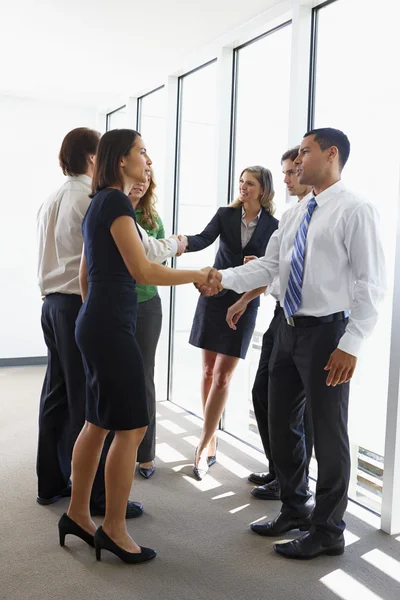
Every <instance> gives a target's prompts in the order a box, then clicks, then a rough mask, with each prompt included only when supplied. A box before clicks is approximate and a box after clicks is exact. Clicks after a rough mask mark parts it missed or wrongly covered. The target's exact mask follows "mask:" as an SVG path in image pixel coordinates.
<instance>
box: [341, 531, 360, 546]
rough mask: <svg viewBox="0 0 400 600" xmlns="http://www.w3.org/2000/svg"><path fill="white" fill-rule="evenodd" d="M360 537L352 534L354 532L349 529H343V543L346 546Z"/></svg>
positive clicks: (357, 540)
mask: <svg viewBox="0 0 400 600" xmlns="http://www.w3.org/2000/svg"><path fill="white" fill-rule="evenodd" d="M359 541H360V538H359V537H358V535H354V533H351V531H349V530H348V529H345V531H344V543H345V545H346V547H347V546H351V544H354V543H355V542H359Z"/></svg>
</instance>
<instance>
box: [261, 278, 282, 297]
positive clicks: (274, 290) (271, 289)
mask: <svg viewBox="0 0 400 600" xmlns="http://www.w3.org/2000/svg"><path fill="white" fill-rule="evenodd" d="M264 295H265V296H269V295H271V296H272V297H273V298H275V300H277V301H278V302H279V300H280V282H279V277H276V279H274V281H273V282H272V283H271V285H269V286H268V287H267V289H266V290H265V292H264Z"/></svg>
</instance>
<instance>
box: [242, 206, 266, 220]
mask: <svg viewBox="0 0 400 600" xmlns="http://www.w3.org/2000/svg"><path fill="white" fill-rule="evenodd" d="M262 210H263V209H262V208H260V212H259V213H258V215H257V216H256V217H254V219H257V220H258V219H259V218H260V216H261V213H262ZM245 216H246V210H245V208H244V206H242V221H243V219H244V217H245ZM254 219H253V221H254Z"/></svg>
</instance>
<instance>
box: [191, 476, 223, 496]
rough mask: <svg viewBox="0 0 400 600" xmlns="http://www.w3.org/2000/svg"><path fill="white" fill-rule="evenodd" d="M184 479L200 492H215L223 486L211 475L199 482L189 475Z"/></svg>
mask: <svg viewBox="0 0 400 600" xmlns="http://www.w3.org/2000/svg"><path fill="white" fill-rule="evenodd" d="M182 477H183V479H185V481H188V482H189V483H191V484H192V485H193V486H194V487H195V488H197V489H198V490H199V492H208V491H209V490H214V489H215V488H218V487H221V485H222V483H220V482H219V481H217V480H216V479H214V478H213V477H211V475H207V477H204V479H202V480H201V481H197V479H194V477H188V475H182Z"/></svg>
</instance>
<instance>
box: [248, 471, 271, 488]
mask: <svg viewBox="0 0 400 600" xmlns="http://www.w3.org/2000/svg"><path fill="white" fill-rule="evenodd" d="M274 479H275V477H274V475H271V473H250V475H249V476H248V478H247V480H248V481H251V483H256V484H257V485H264V484H265V483H271V481H274Z"/></svg>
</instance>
